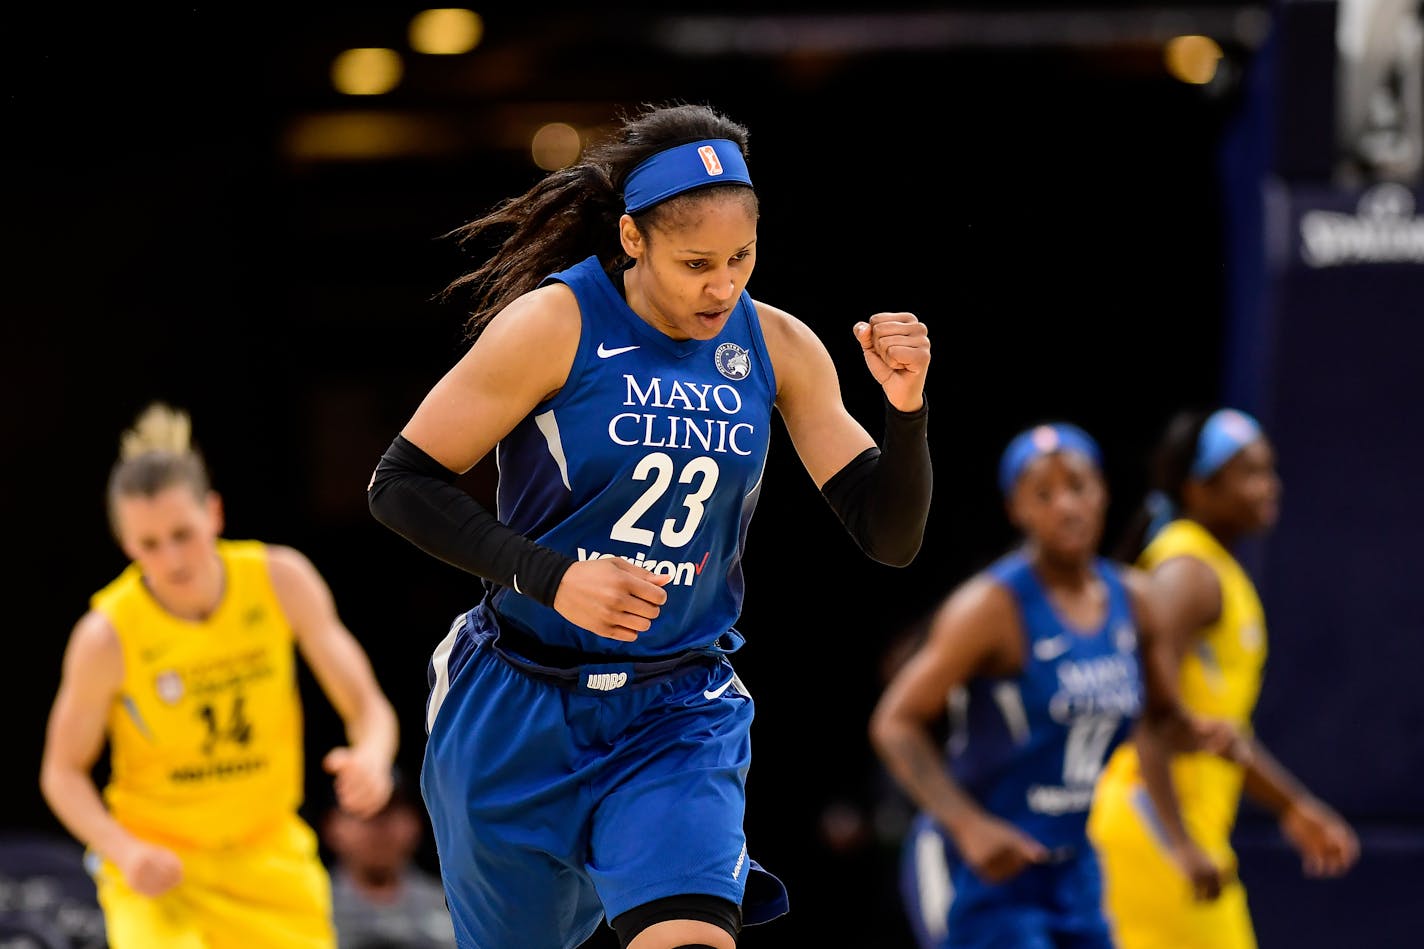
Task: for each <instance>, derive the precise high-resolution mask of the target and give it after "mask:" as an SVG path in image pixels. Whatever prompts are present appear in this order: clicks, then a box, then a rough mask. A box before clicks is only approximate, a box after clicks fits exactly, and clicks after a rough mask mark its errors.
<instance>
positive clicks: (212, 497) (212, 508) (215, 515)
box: [208, 491, 224, 534]
mask: <svg viewBox="0 0 1424 949" xmlns="http://www.w3.org/2000/svg"><path fill="white" fill-rule="evenodd" d="M208 519H209V521H210V522H211V523H212V525H213V533H214V534H221V533H222V532H223V524H224V516H223V502H222V495H221V494H218V493H217V492H216V491H209V492H208Z"/></svg>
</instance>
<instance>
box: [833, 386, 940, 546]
mask: <svg viewBox="0 0 1424 949" xmlns="http://www.w3.org/2000/svg"><path fill="white" fill-rule="evenodd" d="M928 413H929V401H928V399H927V400H926V401H925V403H924V404H923V405H921V406H920V408H919V410H918V411H915V412H901V411H900V410H899V409H897V408H895V407H894V406H893V405H891V404H890V403H889V402H886V403H885V435H884V438H883V442H884V447H883V448H867V449H866V450H865V451H863V452H861V453H860V454H859V455H856V456H855V457H854V458H852V459H851V460H850V462H849V463H848V464H847V465H846V466H845V467H844V468H842V469H841V470H840V471H837V472H836V473H835V474H834V475H832V476H831V478H830V480H829V481H827V482H826V483H825V485H824V486H823V487H822V488H821V493H822V494H823V495H825V498H826V500H827V501H829V502H830V505H831V508H832V509H833V510H834V511H835V512H836V514H837V515H838V516H839V517H840V519H841V523H842V524H844V525H845V526H846V529H847V530H849V531H850V534H851V536H852V537H854V538H855V542H856V543H857V544H859V545H860V549H861V550H863V551H865V552H866V553H867V554H869V555H870V556H871V557H873V558H874V559H875V560H878V561H880V562H881V563H884V564H889V565H890V566H892V567H904V566H908V565H909V563H910V562H911V561H912V560H914V559H915V554H917V553H919V551H920V542H921V541H922V540H923V539H924V536H925V521H926V519H927V518H928V517H929V512H930V494H931V492H932V490H933V486H934V477H933V470H932V467H931V465H930V448H929V441H928V439H927V438H926V430H927V420H928Z"/></svg>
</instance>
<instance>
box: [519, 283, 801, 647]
mask: <svg viewBox="0 0 1424 949" xmlns="http://www.w3.org/2000/svg"><path fill="white" fill-rule="evenodd" d="M552 281H558V282H560V283H563V284H565V285H567V286H568V287H569V289H571V290H572V291H573V293H574V296H575V297H576V298H577V299H578V304H579V310H580V313H581V316H582V331H581V333H580V336H579V344H578V353H577V355H576V356H575V357H574V362H573V366H572V368H571V369H570V371H569V376H568V380H567V382H566V383H565V384H564V386H563V388H562V389H560V390H559V392H558V393H557V394H556V395H555V396H554V397H553V398H551V399H549V400H548V401H546V402H543V403H541V404H540V405H538V406H537V407H535V409H534V411H532V412H531V413H530V414H529V415H528V416H526V417H525V418H524V419H523V420H522V421H521V422H520V423H519V424H518V425H517V426H516V427H515V428H514V430H513V431H512V432H510V433H509V435H508V436H507V437H506V438H504V439H503V440H502V441H501V442H500V443H499V446H498V449H497V454H496V457H497V461H498V464H499V479H498V516H499V518H500V520H502V521H504V523H506V524H508V525H509V526H510V527H512V528H514V529H515V530H517V531H519V532H520V533H522V534H524V535H525V536H527V537H529V538H531V539H533V540H536V541H538V542H539V543H541V544H544V545H546V546H549V547H552V548H554V549H555V550H559V551H562V552H563V553H565V554H568V555H569V556H571V557H575V558H577V559H578V560H591V559H594V558H599V557H622V558H623V559H625V560H627V561H629V562H631V563H633V564H636V565H637V566H639V567H642V568H643V569H645V570H648V571H650V572H652V573H655V574H663V575H667V576H670V577H672V580H671V581H670V582H669V583H668V584H667V585H666V586H665V587H664V588H663V589H664V590H666V591H667V594H668V599H667V602H666V603H665V604H664V605H663V607H662V611H661V613H660V614H659V616H658V617H657V619H655V620H653V624H652V628H651V629H649V630H648V631H647V632H645V633H643V634H642V635H640V636H639V637H638V640H637V641H636V642H632V643H624V642H619V641H617V640H612V639H606V638H603V637H599V636H596V635H594V634H593V633H591V632H589V631H587V630H585V629H582V628H580V627H578V626H575V625H574V624H572V623H570V622H568V621H567V620H565V619H564V618H563V617H562V616H560V615H559V614H558V613H556V612H554V610H552V609H550V608H549V607H546V606H543V605H542V604H540V603H538V602H537V601H535V600H533V599H531V598H529V597H527V596H525V595H523V594H522V593H520V592H518V590H517V589H512V588H509V587H499V588H497V589H496V590H495V591H494V593H493V604H494V607H495V609H496V610H497V611H498V613H499V614H500V616H501V617H502V618H503V619H504V620H505V621H512V622H514V623H516V624H517V625H519V626H521V627H523V628H524V629H525V630H526V631H528V632H529V633H530V634H532V635H534V636H537V637H538V638H539V639H540V640H542V641H544V642H546V643H550V644H553V645H556V646H562V647H566V648H572V649H579V650H582V651H584V652H596V653H602V654H607V655H610V656H654V655H666V654H670V653H678V652H682V651H685V650H690V649H702V648H707V647H710V646H712V645H713V644H714V643H716V642H717V640H718V638H719V637H721V636H722V635H723V634H724V633H726V632H728V631H729V630H731V629H732V626H733V624H734V623H735V622H736V620H737V617H738V616H739V615H740V613H741V608H742V592H743V591H742V550H743V546H744V544H745V541H746V534H747V527H748V525H749V523H750V521H751V517H752V512H753V510H754V509H755V507H756V502H757V497H758V495H759V493H760V488H761V476H762V470H763V468H764V466H765V463H766V451H767V444H768V440H769V435H770V427H771V412H772V407H773V405H774V403H775V399H776V380H775V377H774V376H773V374H772V369H771V359H770V358H769V357H768V355H767V351H766V342H765V340H764V339H763V338H762V333H761V324H760V322H759V320H758V318H757V313H756V307H755V305H754V304H753V303H752V299H751V297H750V296H749V295H747V293H746V292H743V293H742V295H741V298H740V300H738V302H737V304H736V306H735V308H734V309H733V310H732V313H731V315H730V316H729V317H728V319H727V323H726V325H725V326H724V327H723V329H722V332H721V333H720V334H718V336H717V337H716V338H714V339H711V340H676V339H672V338H671V337H669V336H667V335H665V334H664V333H662V332H660V331H658V330H657V329H654V328H653V327H652V326H649V325H648V324H647V323H645V322H644V321H643V320H642V319H641V318H639V316H638V315H637V314H636V313H634V312H633V311H632V310H631V309H629V307H628V305H627V303H626V302H625V301H624V300H623V297H622V296H621V295H620V294H619V292H618V289H617V288H616V287H615V286H614V285H613V282H612V281H611V280H610V279H609V277H608V276H607V275H606V274H605V273H604V271H603V268H602V266H601V265H600V264H599V262H598V260H597V258H595V257H589V258H588V259H586V260H584V261H582V262H581V263H579V264H576V265H574V266H573V267H570V268H568V269H567V270H563V271H560V272H558V273H555V274H552V275H550V276H549V277H548V278H546V279H545V281H544V283H545V284H547V283H549V282H552ZM530 358H533V359H537V358H539V355H538V354H537V353H531V354H530ZM516 581H517V578H516ZM733 642H734V645H733V647H732V648H735V645H736V644H740V636H739V635H736V636H734V639H733Z"/></svg>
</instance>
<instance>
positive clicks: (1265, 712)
mask: <svg viewBox="0 0 1424 949" xmlns="http://www.w3.org/2000/svg"><path fill="white" fill-rule="evenodd" d="M1347 8H1348V9H1347ZM1418 17H1419V12H1418V5H1417V4H1415V3H1403V4H1402V3H1393V2H1379V3H1360V4H1347V3H1340V4H1337V3H1326V2H1303V3H1289V2H1287V3H1284V4H1282V6H1281V7H1280V16H1279V17H1278V19H1277V21H1276V24H1275V29H1274V32H1273V35H1272V37H1271V38H1270V39H1269V40H1268V41H1267V43H1266V44H1265V46H1264V47H1263V51H1262V55H1260V56H1259V57H1258V58H1257V60H1256V62H1255V63H1254V64H1253V70H1254V73H1253V75H1252V76H1251V77H1250V79H1249V81H1248V83H1247V87H1246V91H1245V98H1244V101H1243V109H1242V113H1241V116H1240V120H1239V122H1238V124H1237V125H1236V127H1235V128H1234V129H1233V130H1232V131H1231V134H1229V135H1228V137H1227V142H1226V146H1225V149H1224V151H1223V154H1222V168H1223V173H1224V184H1225V193H1226V195H1227V209H1226V217H1227V220H1228V221H1229V222H1230V234H1229V235H1228V244H1229V246H1230V248H1231V260H1230V262H1229V271H1230V279H1229V285H1230V306H1229V309H1230V328H1229V330H1228V333H1227V334H1226V335H1227V340H1228V342H1227V350H1226V352H1225V353H1224V354H1223V357H1224V364H1225V372H1224V378H1225V380H1226V383H1225V385H1226V391H1225V392H1224V394H1223V395H1224V398H1225V399H1226V400H1227V401H1229V402H1232V403H1234V404H1237V405H1239V406H1241V407H1243V408H1246V409H1248V410H1251V411H1253V412H1255V413H1257V414H1258V415H1259V416H1261V418H1262V421H1263V422H1264V423H1265V425H1266V427H1267V429H1268V431H1269V432H1270V433H1271V435H1272V437H1273V439H1274V441H1275V444H1276V448H1277V451H1278V454H1279V463H1280V471H1281V476H1282V479H1283V482H1284V494H1283V498H1282V509H1281V520H1280V523H1279V525H1278V526H1277V528H1276V529H1275V531H1274V532H1273V533H1272V534H1271V536H1270V537H1269V538H1268V539H1267V540H1265V541H1264V542H1263V543H1262V544H1261V545H1259V547H1258V548H1256V549H1253V550H1252V551H1250V554H1249V557H1248V562H1249V565H1250V566H1251V568H1252V569H1253V571H1254V573H1255V575H1256V577H1257V580H1258V582H1259V583H1260V587H1261V593H1262V597H1263V599H1264V601H1265V607H1266V616H1267V624H1268V628H1269V633H1270V637H1271V652H1270V655H1269V658H1268V661H1267V671H1266V680H1265V685H1264V689H1263V693H1262V697H1261V704H1260V707H1259V710H1258V714H1257V718H1256V725H1257V729H1258V731H1259V733H1260V735H1261V737H1262V739H1263V740H1264V742H1265V743H1266V745H1267V747H1269V748H1271V749H1272V750H1274V751H1275V752H1276V754H1277V756H1278V757H1279V758H1280V759H1281V760H1282V761H1283V762H1284V763H1285V764H1286V765H1287V766H1288V767H1289V768H1291V769H1292V770H1293V771H1294V772H1295V773H1296V774H1298V775H1299V776H1300V777H1301V779H1302V780H1303V781H1304V782H1305V784H1306V785H1307V786H1308V787H1310V788H1311V789H1312V790H1313V791H1315V792H1316V793H1317V794H1318V795H1319V796H1320V797H1321V798H1323V799H1324V800H1326V801H1328V802H1330V803H1331V804H1333V805H1334V806H1335V807H1337V808H1338V809H1339V810H1341V811H1342V812H1343V813H1344V814H1345V815H1346V816H1347V817H1348V818H1349V819H1350V820H1351V822H1352V823H1353V824H1354V825H1355V826H1356V828H1357V829H1358V830H1359V831H1360V834H1361V838H1362V842H1363V855H1362V858H1361V861H1360V863H1359V865H1358V866H1357V867H1356V868H1355V870H1354V871H1352V872H1351V874H1350V875H1349V876H1348V877H1347V878H1345V879H1342V880H1336V881H1324V882H1317V881H1312V880H1307V879H1306V878H1305V876H1304V875H1303V873H1302V871H1301V868H1300V864H1299V860H1298V859H1297V858H1296V857H1295V856H1294V855H1293V854H1292V853H1291V852H1290V850H1289V848H1288V847H1287V846H1286V845H1285V843H1284V841H1283V840H1282V839H1281V836H1280V834H1279V833H1278V832H1277V831H1276V829H1275V827H1274V826H1273V824H1272V823H1271V821H1270V820H1269V819H1268V817H1267V816H1266V815H1265V814H1263V813H1262V812H1261V811H1260V810H1253V809H1252V808H1251V807H1249V806H1248V807H1247V808H1246V809H1245V810H1244V811H1243V818H1242V822H1241V827H1240V830H1239V833H1238V837H1239V840H1238V844H1239V847H1240V850H1241V860H1242V877H1243V879H1244V880H1245V882H1246V883H1247V886H1248V888H1249V893H1250V898H1251V901H1252V905H1253V907H1254V910H1255V914H1256V917H1257V922H1258V926H1259V929H1260V933H1259V935H1260V939H1261V945H1262V947H1263V949H1269V947H1272V946H1343V945H1370V946H1403V945H1412V944H1415V942H1416V941H1417V939H1418V933H1419V931H1420V930H1419V927H1420V926H1421V924H1424V910H1420V909H1419V908H1417V907H1414V906H1411V905H1410V903H1408V902H1405V901H1401V900H1400V899H1399V893H1400V892H1401V890H1400V889H1399V887H1400V886H1401V885H1403V886H1405V887H1407V888H1409V889H1410V890H1412V891H1413V892H1418V891H1419V889H1420V887H1421V886H1424V793H1421V789H1424V740H1421V728H1424V688H1420V687H1419V685H1418V679H1419V676H1418V670H1419V669H1420V668H1424V583H1421V582H1420V581H1419V579H1418V576H1417V571H1416V570H1415V568H1414V561H1415V559H1416V550H1417V544H1418V541H1419V538H1420V537H1421V536H1424V507H1421V505H1420V503H1419V500H1418V497H1419V492H1418V481H1419V472H1420V471H1421V470H1424V413H1421V409H1424V372H1421V370H1420V360H1419V355H1418V354H1419V353H1420V352H1421V351H1424V215H1421V213H1420V209H1421V206H1424V193H1421V190H1420V182H1419V180H1418V176H1419V162H1418V160H1417V158H1418V147H1417V143H1418V140H1419V129H1418V123H1419V110H1418V103H1419V98H1420V91H1421V90H1420V89H1419V88H1417V84H1418V83H1419V82H1420V71H1419V69H1418V68H1417V67H1418V49H1419V44H1418V34H1419V31H1418ZM1313 897H1318V898H1313Z"/></svg>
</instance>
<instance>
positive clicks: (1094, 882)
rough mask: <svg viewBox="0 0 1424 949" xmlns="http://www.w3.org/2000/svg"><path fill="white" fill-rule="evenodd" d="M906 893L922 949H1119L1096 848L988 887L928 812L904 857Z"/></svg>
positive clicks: (912, 831) (917, 824) (915, 827)
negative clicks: (1111, 928) (1106, 914)
mask: <svg viewBox="0 0 1424 949" xmlns="http://www.w3.org/2000/svg"><path fill="white" fill-rule="evenodd" d="M900 894H901V899H902V900H903V902H904V908H905V913H906V916H907V918H908V920H909V923H910V928H911V930H912V931H913V932H914V935H915V940H916V942H917V944H918V945H919V946H920V949H1113V941H1112V937H1111V934H1110V931H1109V929H1108V924H1107V920H1106V919H1105V917H1104V916H1103V910H1102V898H1103V889H1102V876H1101V873H1100V871H1099V868H1098V862H1097V859H1096V857H1095V856H1094V854H1093V851H1092V849H1091V847H1087V846H1084V847H1082V848H1080V849H1076V850H1074V851H1073V852H1072V854H1071V855H1070V856H1067V857H1065V858H1063V859H1058V860H1055V861H1054V862H1052V863H1047V864H1041V865H1038V866H1033V867H1029V868H1028V869H1026V870H1024V871H1023V872H1022V873H1020V874H1019V875H1018V876H1016V877H1014V878H1012V879H1010V880H1006V881H1005V882H1003V883H999V884H993V883H986V882H984V881H983V880H981V879H980V878H979V877H978V876H976V875H975V873H974V871H973V870H971V869H970V868H969V866H968V864H966V863H964V861H963V860H962V859H960V858H959V856H958V854H957V853H956V852H955V850H954V845H953V842H952V840H951V839H950V838H949V836H948V835H947V834H945V833H944V832H943V831H942V830H941V829H940V827H939V826H938V825H937V824H936V823H935V822H934V820H933V819H932V818H930V817H929V815H927V814H923V813H921V814H919V815H917V816H916V818H915V820H914V821H913V823H912V824H911V826H910V830H909V832H908V833H907V834H906V837H905V841H904V845H903V849H902V851H901V861H900Z"/></svg>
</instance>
